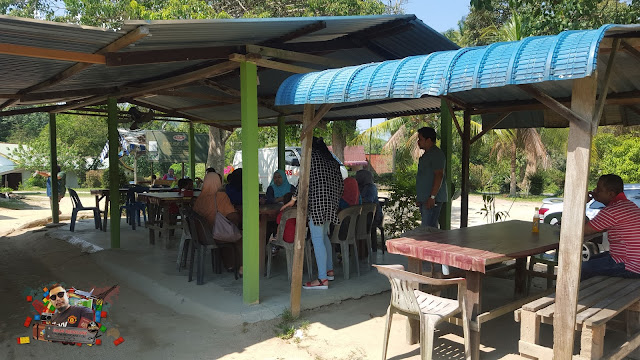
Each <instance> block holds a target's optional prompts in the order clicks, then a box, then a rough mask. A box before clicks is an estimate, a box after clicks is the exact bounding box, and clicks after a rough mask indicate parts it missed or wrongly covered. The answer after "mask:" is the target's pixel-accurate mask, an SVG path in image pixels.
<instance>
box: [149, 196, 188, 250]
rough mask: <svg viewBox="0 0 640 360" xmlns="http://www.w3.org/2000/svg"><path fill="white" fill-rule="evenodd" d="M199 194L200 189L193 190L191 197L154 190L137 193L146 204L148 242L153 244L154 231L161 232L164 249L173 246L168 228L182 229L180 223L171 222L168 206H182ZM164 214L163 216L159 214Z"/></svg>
mask: <svg viewBox="0 0 640 360" xmlns="http://www.w3.org/2000/svg"><path fill="white" fill-rule="evenodd" d="M198 195H200V191H194V192H193V197H183V196H181V195H180V193H178V192H156V193H152V194H151V193H142V194H138V201H142V202H145V203H146V204H147V210H148V215H149V218H148V220H147V224H146V227H147V228H148V229H149V243H150V244H155V242H156V240H155V239H156V234H155V232H156V231H159V232H161V235H162V236H161V240H162V243H163V244H164V247H165V248H166V249H170V248H173V247H174V245H175V244H173V243H171V242H170V241H169V240H170V236H169V235H170V234H169V232H170V230H175V229H182V225H177V224H175V222H172V217H171V216H169V207H170V206H171V205H178V206H182V205H184V204H185V203H190V202H191V201H192V200H193V199H195V198H196V197H198ZM161 215H164V216H161Z"/></svg>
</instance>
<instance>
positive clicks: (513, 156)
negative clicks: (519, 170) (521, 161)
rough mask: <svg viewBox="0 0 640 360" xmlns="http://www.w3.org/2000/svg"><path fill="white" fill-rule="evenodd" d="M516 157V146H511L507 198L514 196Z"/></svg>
mask: <svg viewBox="0 0 640 360" xmlns="http://www.w3.org/2000/svg"><path fill="white" fill-rule="evenodd" d="M516 155H517V147H516V144H515V143H513V144H511V177H510V180H511V182H510V184H509V196H511V197H515V196H516Z"/></svg>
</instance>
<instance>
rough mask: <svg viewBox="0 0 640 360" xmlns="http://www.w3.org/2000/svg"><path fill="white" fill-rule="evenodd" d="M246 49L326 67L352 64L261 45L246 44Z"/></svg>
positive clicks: (249, 51) (263, 54)
mask: <svg viewBox="0 0 640 360" xmlns="http://www.w3.org/2000/svg"><path fill="white" fill-rule="evenodd" d="M246 50H247V53H249V54H257V55H261V56H264V57H273V58H278V59H284V60H291V61H298V62H303V63H308V64H316V65H322V66H325V67H328V68H338V67H343V66H349V65H352V64H350V63H347V62H346V61H341V60H336V59H329V58H325V57H322V56H317V55H311V54H305V53H300V52H295V51H288V50H282V49H276V48H272V47H267V46H261V45H247V46H246Z"/></svg>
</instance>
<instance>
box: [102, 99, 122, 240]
mask: <svg viewBox="0 0 640 360" xmlns="http://www.w3.org/2000/svg"><path fill="white" fill-rule="evenodd" d="M107 111H108V114H109V117H108V124H107V133H108V134H109V197H110V200H111V201H110V204H111V209H109V215H110V217H109V221H111V232H110V236H111V248H112V249H119V248H120V186H119V184H120V173H119V172H118V169H119V166H120V164H119V162H118V146H120V141H119V139H118V137H119V136H118V101H117V100H116V98H113V97H110V98H109V99H108V100H107ZM104 211H108V210H107V209H104ZM104 226H105V228H106V226H107V224H104Z"/></svg>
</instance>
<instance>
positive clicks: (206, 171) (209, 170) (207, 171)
mask: <svg viewBox="0 0 640 360" xmlns="http://www.w3.org/2000/svg"><path fill="white" fill-rule="evenodd" d="M210 172H212V173H214V172H216V169H214V168H213V167H209V168H207V170H205V171H204V174H205V175H207V174H208V173H210ZM216 174H217V173H216Z"/></svg>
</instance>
